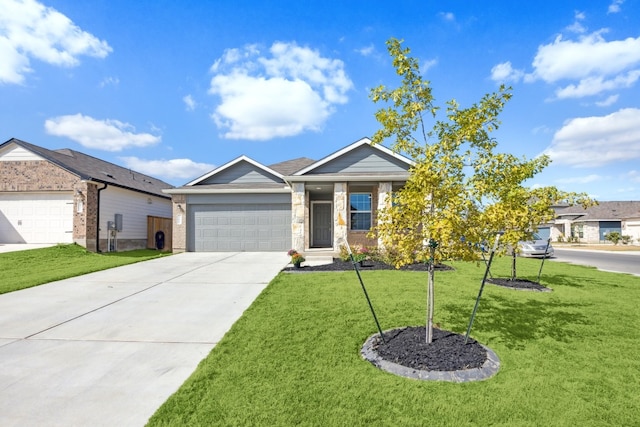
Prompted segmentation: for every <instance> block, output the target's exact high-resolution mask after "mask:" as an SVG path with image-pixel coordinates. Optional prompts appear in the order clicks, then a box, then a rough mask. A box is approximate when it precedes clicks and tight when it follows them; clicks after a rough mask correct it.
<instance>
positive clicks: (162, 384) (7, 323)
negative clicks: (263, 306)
mask: <svg viewBox="0 0 640 427" xmlns="http://www.w3.org/2000/svg"><path fill="white" fill-rule="evenodd" d="M287 262H288V257H287V256H286V254H282V253H247V252H242V253H184V254H177V255H173V256H170V257H165V258H160V259H155V260H151V261H146V262H141V263H137V264H132V265H127V266H124V267H118V268H113V269H110V270H105V271H101V272H97V273H91V274H87V275H84V276H79V277H76V278H71V279H66V280H62V281H59V282H53V283H49V284H47V285H42V286H38V287H34V288H29V289H25V290H22V291H17V292H12V293H9V294H5V295H0V366H2V369H1V370H0V390H1V392H2V394H1V396H2V397H1V398H0V425H2V426H26V425H29V426H32V425H43V426H44V425H46V426H85V425H92V426H96V425H103V426H115V425H117V426H142V425H144V424H145V423H146V421H147V420H148V418H149V417H150V416H151V415H152V414H153V413H154V412H155V410H156V409H157V408H158V407H159V406H160V405H161V404H162V403H163V402H164V401H165V400H166V399H167V398H168V397H169V396H170V395H171V394H172V393H173V392H175V391H176V390H177V389H178V387H180V385H181V384H182V383H183V382H184V381H185V380H186V379H187V377H188V376H189V375H190V374H191V373H192V372H193V371H194V369H195V368H196V366H197V364H198V363H199V362H200V361H201V360H202V359H203V358H204V357H205V356H206V355H207V354H208V353H209V352H210V351H211V349H212V348H213V347H214V346H215V344H216V343H217V342H218V341H219V340H220V339H221V338H222V336H223V335H224V334H225V333H226V332H227V331H228V330H229V328H230V327H231V325H232V324H233V323H234V322H235V321H236V320H237V319H238V318H239V317H240V316H241V315H242V313H243V312H244V310H245V309H246V308H247V307H248V306H249V305H250V304H251V303H252V302H253V301H254V299H255V298H256V297H257V296H258V295H259V294H260V292H261V291H262V290H263V289H264V288H265V287H266V285H267V284H268V283H269V282H270V281H271V280H272V279H273V278H274V277H275V276H276V275H277V273H278V271H280V270H281V269H282V268H283V267H284V266H285V265H286V264H287Z"/></svg>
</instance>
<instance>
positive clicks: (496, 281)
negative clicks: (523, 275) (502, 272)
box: [487, 277, 552, 292]
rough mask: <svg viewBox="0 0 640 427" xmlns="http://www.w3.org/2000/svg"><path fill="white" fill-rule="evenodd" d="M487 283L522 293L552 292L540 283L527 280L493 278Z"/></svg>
mask: <svg viewBox="0 0 640 427" xmlns="http://www.w3.org/2000/svg"><path fill="white" fill-rule="evenodd" d="M487 283H491V284H493V285H497V286H502V287H504V288H510V289H517V290H522V291H535V292H551V291H552V289H551V288H547V287H546V286H542V285H541V284H540V283H538V282H532V281H531V280H527V279H518V278H516V279H515V280H511V279H500V278H495V277H494V278H491V279H487Z"/></svg>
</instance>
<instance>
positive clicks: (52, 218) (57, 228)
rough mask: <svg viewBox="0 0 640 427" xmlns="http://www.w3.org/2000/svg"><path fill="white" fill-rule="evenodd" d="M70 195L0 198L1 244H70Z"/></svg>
mask: <svg viewBox="0 0 640 427" xmlns="http://www.w3.org/2000/svg"><path fill="white" fill-rule="evenodd" d="M72 242H73V195H72V194H71V193H38V194H33V193H31V194H28V193H19V194H0V243H72Z"/></svg>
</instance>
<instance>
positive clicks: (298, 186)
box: [291, 182, 305, 252]
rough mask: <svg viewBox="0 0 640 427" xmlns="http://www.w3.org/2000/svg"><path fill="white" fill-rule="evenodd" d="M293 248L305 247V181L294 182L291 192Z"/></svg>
mask: <svg viewBox="0 0 640 427" xmlns="http://www.w3.org/2000/svg"><path fill="white" fill-rule="evenodd" d="M291 249H295V250H297V251H300V252H302V251H303V250H304V249H305V247H304V182H294V183H293V188H292V193H291Z"/></svg>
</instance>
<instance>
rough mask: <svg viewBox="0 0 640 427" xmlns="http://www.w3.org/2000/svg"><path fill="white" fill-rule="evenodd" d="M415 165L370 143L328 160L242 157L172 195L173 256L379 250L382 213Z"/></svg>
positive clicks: (356, 145)
mask: <svg viewBox="0 0 640 427" xmlns="http://www.w3.org/2000/svg"><path fill="white" fill-rule="evenodd" d="M412 164H413V163H412V161H411V160H409V159H407V158H406V157H403V156H401V155H398V154H396V153H394V152H392V151H391V150H389V149H387V148H386V147H384V146H382V145H372V144H371V141H370V140H369V139H367V138H363V139H361V140H359V141H356V142H354V143H353V144H351V145H349V146H347V147H345V148H343V149H342V150H339V151H337V152H335V153H333V154H331V155H329V156H327V157H325V158H324V159H322V160H319V161H313V160H311V159H307V158H300V159H295V160H289V161H285V162H282V163H277V164H273V165H270V166H265V165H263V164H261V163H259V162H257V161H255V160H252V159H251V158H249V157H246V156H241V157H238V158H237V159H235V160H233V161H231V162H229V163H226V164H224V165H223V166H220V167H219V168H217V169H215V170H213V171H211V172H209V173H207V174H205V175H203V176H201V177H200V178H198V179H196V180H194V181H191V182H189V183H187V184H186V185H185V186H183V187H179V188H172V189H169V190H164V192H165V193H167V194H171V196H172V200H173V251H174V252H181V251H189V252H192V251H195V252H199V251H203V252H204V251H287V250H288V249H291V248H293V249H296V250H298V251H307V250H309V249H315V248H317V249H320V250H327V251H333V252H337V251H338V250H339V248H340V246H341V245H343V244H344V242H345V239H346V240H348V242H349V243H350V244H352V245H353V244H363V245H376V244H377V240H375V239H370V238H368V237H367V234H368V232H369V230H370V229H371V227H373V226H375V224H376V221H377V215H376V211H377V210H378V209H379V208H380V207H382V206H384V204H385V203H388V202H389V201H390V197H388V196H390V195H391V194H392V192H393V191H395V190H397V189H399V188H400V187H402V186H403V185H404V184H405V182H406V180H407V179H408V177H409V172H408V170H409V168H410V167H411V165H412Z"/></svg>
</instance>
